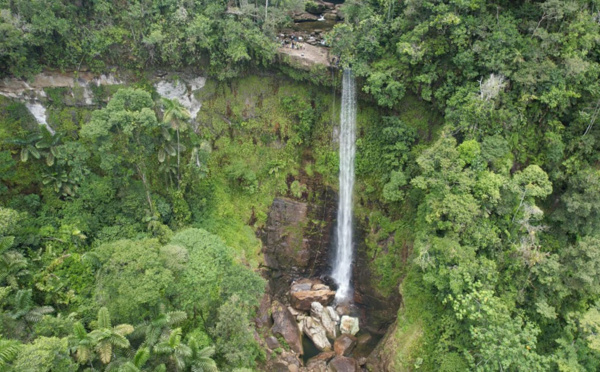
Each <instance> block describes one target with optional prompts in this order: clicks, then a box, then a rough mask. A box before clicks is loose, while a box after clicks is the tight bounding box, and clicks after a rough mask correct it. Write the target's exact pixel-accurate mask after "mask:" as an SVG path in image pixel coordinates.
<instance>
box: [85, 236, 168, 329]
mask: <svg viewBox="0 0 600 372" xmlns="http://www.w3.org/2000/svg"><path fill="white" fill-rule="evenodd" d="M95 252H96V254H97V255H98V257H99V258H100V262H101V264H102V267H101V268H100V270H99V271H98V278H97V280H96V286H95V289H94V297H95V298H96V300H97V301H98V303H99V304H100V305H101V306H106V307H107V308H108V310H109V311H110V313H111V314H112V316H113V317H114V318H115V319H116V320H117V321H119V322H129V323H135V322H136V320H138V321H139V320H140V319H148V318H149V316H150V314H151V312H152V310H153V309H157V308H158V304H159V303H160V302H161V299H162V298H163V296H165V294H166V293H168V291H169V290H170V289H171V288H172V286H173V283H174V278H173V273H172V272H171V270H169V269H167V268H165V267H164V264H163V260H162V259H161V257H160V244H159V243H158V242H157V241H156V240H154V239H148V240H141V241H131V240H120V241H117V242H114V243H108V244H103V245H101V246H99V247H98V248H96V250H95Z"/></svg>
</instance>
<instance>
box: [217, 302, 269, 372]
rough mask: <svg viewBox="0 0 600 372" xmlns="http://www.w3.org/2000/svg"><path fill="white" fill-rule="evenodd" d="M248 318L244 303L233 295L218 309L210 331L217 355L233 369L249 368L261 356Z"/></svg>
mask: <svg viewBox="0 0 600 372" xmlns="http://www.w3.org/2000/svg"><path fill="white" fill-rule="evenodd" d="M248 316H249V314H248V309H247V308H246V306H244V303H243V302H241V301H240V299H239V297H238V296H237V295H233V296H231V297H230V298H229V299H228V300H227V302H225V303H224V304H223V305H222V306H221V307H220V308H219V312H218V315H217V324H216V326H215V328H214V330H213V331H212V334H213V336H214V337H215V341H216V350H217V353H218V354H220V355H221V356H223V358H225V360H226V361H227V364H228V365H229V366H231V367H233V368H244V367H247V368H251V367H253V366H254V363H255V361H256V360H257V359H258V358H260V357H261V356H262V350H261V349H260V347H259V345H258V344H257V343H256V340H255V339H254V335H253V332H252V326H251V325H250V322H249V319H248Z"/></svg>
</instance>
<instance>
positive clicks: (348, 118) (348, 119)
mask: <svg viewBox="0 0 600 372" xmlns="http://www.w3.org/2000/svg"><path fill="white" fill-rule="evenodd" d="M340 121H341V128H340V140H339V142H340V193H339V202H338V214H337V230H336V236H337V247H336V251H335V261H334V265H333V273H332V275H331V276H332V277H333V279H334V280H335V282H336V283H337V285H338V290H337V292H336V294H335V299H336V302H338V303H340V302H344V301H346V300H351V292H352V287H351V279H352V254H353V252H352V251H353V249H352V248H353V247H352V190H353V189H354V157H355V153H356V145H355V140H356V86H355V82H354V76H353V75H352V71H351V70H344V79H343V81H342V109H341V113H340Z"/></svg>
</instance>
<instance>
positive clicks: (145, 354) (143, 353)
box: [133, 347, 150, 368]
mask: <svg viewBox="0 0 600 372" xmlns="http://www.w3.org/2000/svg"><path fill="white" fill-rule="evenodd" d="M148 358H150V349H149V348H147V347H143V348H141V349H139V350H138V351H137V352H136V353H135V357H133V364H134V365H135V366H136V367H138V368H142V366H143V365H144V364H145V363H146V361H148Z"/></svg>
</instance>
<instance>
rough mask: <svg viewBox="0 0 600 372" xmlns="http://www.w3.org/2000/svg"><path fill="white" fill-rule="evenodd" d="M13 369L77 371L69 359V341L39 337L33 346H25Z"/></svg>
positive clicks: (46, 371)
mask: <svg viewBox="0 0 600 372" xmlns="http://www.w3.org/2000/svg"><path fill="white" fill-rule="evenodd" d="M12 367H13V369H14V370H15V371H23V372H50V371H52V372H54V371H65V372H70V371H77V365H76V364H75V363H74V362H73V360H72V359H71V358H70V357H69V353H68V345H67V339H66V338H63V339H59V338H56V337H39V338H37V339H36V340H35V341H34V342H33V343H32V344H28V345H23V346H22V347H21V348H20V351H19V353H18V355H17V357H16V359H15V361H14V363H13V366H12Z"/></svg>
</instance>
